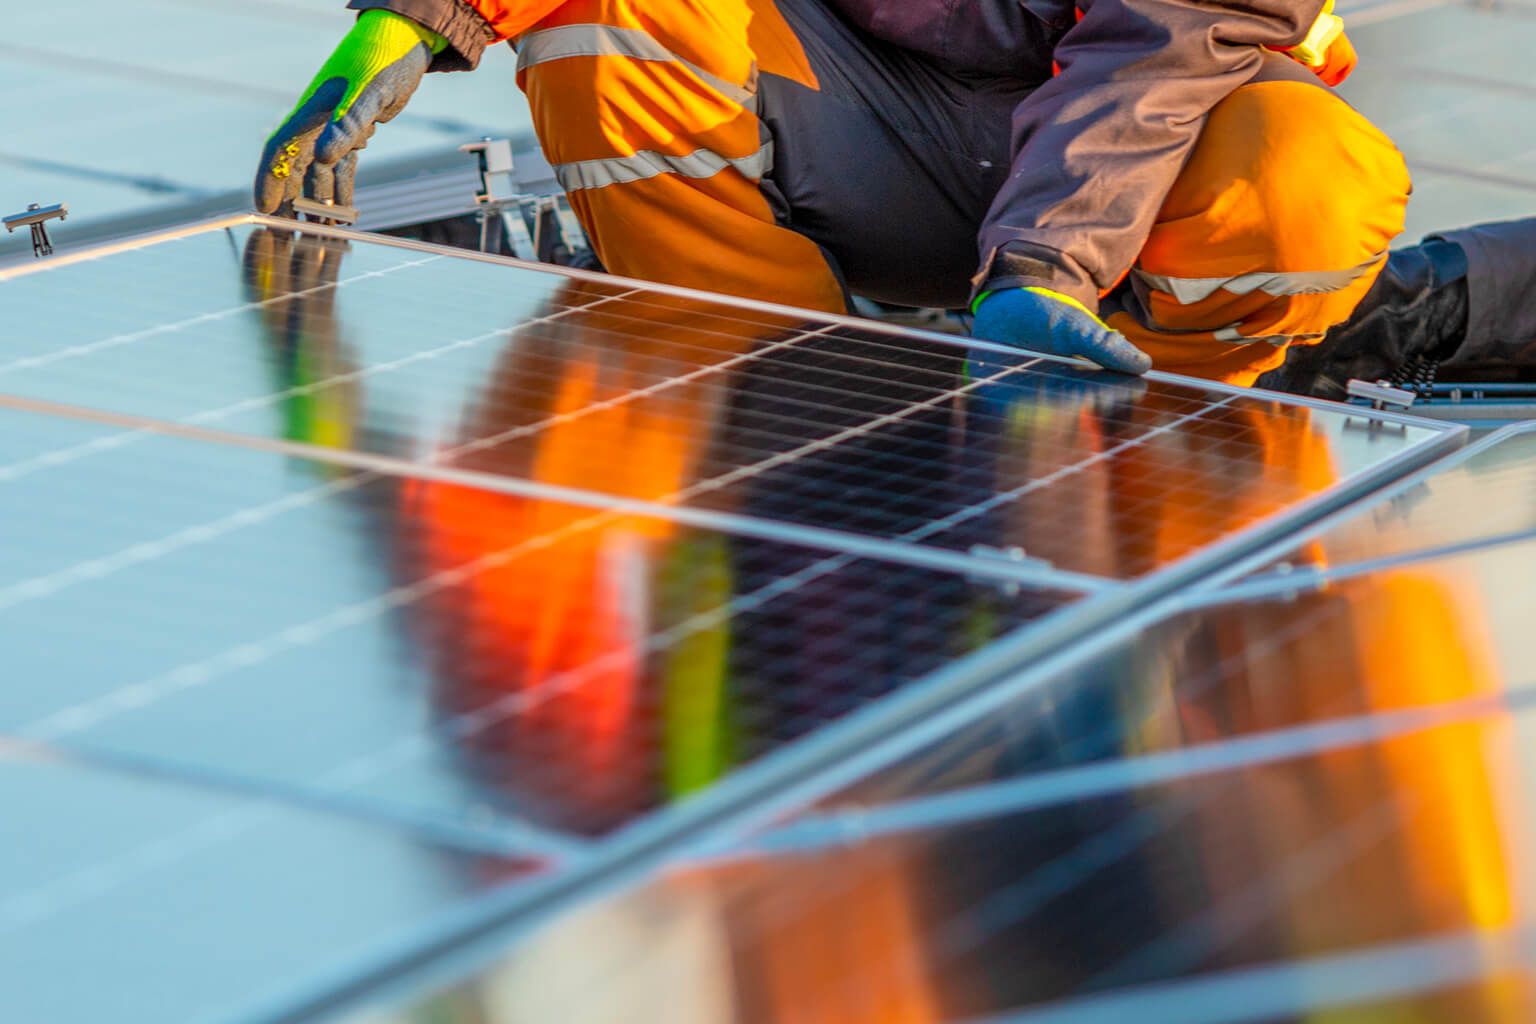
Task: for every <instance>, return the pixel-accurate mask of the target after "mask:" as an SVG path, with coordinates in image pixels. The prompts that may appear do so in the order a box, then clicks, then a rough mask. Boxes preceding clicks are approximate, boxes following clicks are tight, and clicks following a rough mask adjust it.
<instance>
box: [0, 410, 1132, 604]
mask: <svg viewBox="0 0 1536 1024" xmlns="http://www.w3.org/2000/svg"><path fill="white" fill-rule="evenodd" d="M0 410H12V411H16V412H26V413H35V414H39V415H45V416H54V417H59V418H63V419H70V420H78V421H81V422H89V423H96V424H105V425H111V426H114V427H119V428H122V430H121V432H120V433H114V434H109V435H106V436H105V437H103V438H100V439H97V440H94V441H86V442H80V443H77V444H75V445H72V446H71V447H69V448H67V449H61V450H59V452H56V453H49V454H47V455H44V456H39V457H35V458H32V459H29V460H26V461H25V462H21V463H13V464H12V465H11V466H10V467H5V466H0V483H6V482H14V481H16V480H20V479H22V478H24V477H25V476H27V475H28V474H30V473H33V472H37V471H39V470H42V469H46V468H51V467H55V466H58V465H61V464H65V463H67V462H70V461H73V460H75V459H78V458H83V457H86V456H88V455H91V454H97V453H100V452H103V451H109V450H114V449H117V448H120V447H122V446H123V445H125V444H127V443H130V442H131V441H145V440H149V439H151V438H154V437H159V436H169V437H182V438H186V439H191V440H199V441H206V442H210V443H215V444H222V445H226V446H229V447H233V448H241V449H250V450H255V451H267V452H275V453H282V454H287V455H291V456H293V457H296V458H299V459H304V460H308V461H312V462H315V463H318V464H330V465H334V466H342V467H346V468H347V469H349V470H353V471H355V472H356V473H357V474H358V475H357V476H355V477H347V478H344V479H342V480H339V481H332V482H330V483H327V484H325V485H323V486H320V487H316V488H314V489H312V490H311V491H310V492H308V494H307V495H304V496H296V497H294V498H292V499H284V500H283V501H282V502H279V503H276V504H274V505H273V506H272V508H271V509H270V511H272V512H280V511H281V510H282V509H283V508H285V507H290V506H292V505H294V504H296V503H303V502H305V501H308V500H311V499H312V498H314V497H320V496H325V495H329V494H338V493H342V492H344V491H347V490H352V489H355V488H356V487H359V486H363V485H366V484H368V483H372V482H375V481H376V480H378V479H381V478H385V477H399V478H413V479H431V480H436V481H440V482H443V483H449V484H459V485H463V486H469V487H476V488H481V489H484V490H487V491H490V492H493V493H502V494H506V495H509V496H517V497H526V498H532V499H537V500H546V501H555V502H561V503H567V504H571V505H580V506H585V507H590V508H594V509H597V510H599V511H602V512H607V513H612V514H615V515H645V516H655V517H658V518H664V519H668V520H671V521H675V522H677V523H679V524H682V525H688V526H695V527H701V528H706V529H709V528H719V529H725V530H728V531H731V532H734V533H737V534H740V535H742V536H751V537H758V538H760V539H765V540H784V541H789V542H792V543H796V544H802V545H805V546H806V547H810V548H820V549H825V550H831V551H836V552H839V553H844V554H850V555H853V556H856V557H861V558H877V559H882V560H886V561H889V562H892V563H894V564H899V565H911V566H915V567H920V568H931V569H937V570H943V571H950V572H959V573H962V574H964V575H966V576H968V577H974V578H978V579H986V578H995V579H997V580H998V581H1000V582H1007V583H1009V584H1013V585H1019V586H1033V587H1042V588H1057V589H1061V590H1064V591H1069V592H1078V593H1094V592H1097V591H1099V590H1103V589H1106V588H1110V587H1114V586H1117V585H1118V584H1117V583H1115V582H1114V581H1109V580H1104V579H1101V578H1099V577H1095V576H1093V575H1090V574H1083V573H1073V572H1071V571H1068V570H1061V569H1055V568H1052V567H1049V566H1038V565H1034V564H1031V563H1019V562H1014V561H1010V560H1007V559H991V558H988V559H979V558H975V557H972V556H969V555H963V554H960V553H954V552H948V551H943V550H930V549H923V548H917V547H913V546H911V545H907V544H903V543H902V542H901V541H900V539H897V540H895V541H891V540H885V539H881V538H874V537H865V536H861V535H859V534H853V533H847V532H844V531H841V530H837V529H826V528H820V527H815V526H807V525H803V524H799V523H784V522H777V521H771V520H763V519H755V518H752V517H749V516H742V515H738V514H731V513H726V512H718V511H712V510H706V509H689V508H680V507H677V506H675V505H673V504H670V503H669V502H667V501H665V500H662V501H651V500H640V499H626V498H619V497H615V496H612V495H607V494H602V493H598V492H593V491H585V490H581V489H576V488H569V487H561V486H557V485H551V484H542V483H537V482H532V481H526V480H520V479H517V478H513V477H505V476H499V475H496V474H487V473H480V472H476V471H473V470H462V469H458V468H455V467H453V466H451V465H445V464H442V465H422V464H418V463H414V462H408V461H403V460H398V459H391V458H387V457H384V456H377V455H370V454H367V453H362V452H348V451H338V450H336V449H330V448H325V447H323V446H320V445H311V444H304V443H300V442H292V441H271V440H266V439H262V438H256V437H252V436H249V435H244V434H230V433H225V432H220V431H214V430H209V429H206V428H198V427H194V426H191V425H188V424H178V423H171V422H166V421H159V420H149V419H145V418H142V417H135V416H124V415H118V414H114V413H108V412H103V411H101V410H97V409H85V408H78V407H73V406H67V405H62V404H59V403H56V402H42V401H34V400H30V399H23V398H16V397H13V396H8V395H5V394H0ZM61 453H62V454H61ZM267 511H268V510H266V509H263V510H261V511H260V512H259V514H261V515H265V514H266V513H267ZM252 518H253V512H252V511H251V510H245V511H243V512H242V513H241V514H239V515H237V516H234V517H232V518H231V522H232V523H235V524H245V523H249V522H250V521H252ZM207 534H208V528H206V527H205V528H201V529H196V530H192V531H189V533H188V536H189V537H194V538H202V537H205V536H207ZM144 553H145V552H143V551H137V550H136V551H135V552H134V553H133V555H134V557H135V558H137V557H142V556H143V555H144ZM101 569H102V566H101V565H99V564H96V563H92V564H91V565H90V566H89V568H88V569H83V570H81V572H82V574H86V575H89V574H94V573H96V572H99V571H101ZM70 575H73V574H69V573H66V574H64V576H63V577H62V578H64V579H67V578H69V576H70ZM53 585H54V580H53V578H51V577H50V578H48V579H45V580H39V581H27V583H25V584H22V585H21V586H23V587H24V588H25V589H26V591H27V592H28V593H36V592H39V591H46V590H47V589H49V588H51V587H52V586H53ZM0 593H4V592H3V591H0Z"/></svg>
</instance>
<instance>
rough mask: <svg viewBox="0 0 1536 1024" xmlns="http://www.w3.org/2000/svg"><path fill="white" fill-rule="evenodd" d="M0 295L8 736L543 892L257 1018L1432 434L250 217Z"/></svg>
mask: <svg viewBox="0 0 1536 1024" xmlns="http://www.w3.org/2000/svg"><path fill="white" fill-rule="evenodd" d="M0 302H3V303H5V314H6V316H5V320H4V322H5V323H7V324H10V325H17V324H24V325H26V327H25V329H24V330H16V329H15V328H13V329H12V333H13V334H15V336H16V344H15V345H14V346H11V345H9V344H8V345H7V347H6V350H5V355H4V357H0V521H4V522H5V523H6V524H7V533H6V537H5V540H4V542H3V543H4V545H5V550H6V557H5V558H3V559H0V650H4V652H5V654H4V656H3V657H4V664H5V666H6V668H7V672H8V675H11V676H13V677H15V678H19V679H23V680H28V681H36V682H28V683H27V684H25V685H21V686H13V687H7V688H0V737H4V736H9V737H12V738H14V739H16V740H19V741H21V742H23V743H24V744H26V745H27V749H29V750H40V751H45V752H52V753H55V754H58V755H60V756H67V757H71V758H78V759H84V760H86V761H87V762H88V763H89V764H90V765H91V766H92V768H93V770H96V771H102V772H110V773H113V774H118V773H121V774H125V775H132V776H135V777H148V778H153V779H160V780H165V782H166V784H168V785H169V784H171V783H175V784H178V785H181V784H189V783H190V784H196V785H198V786H202V787H209V788H213V789H216V790H219V791H225V792H231V793H239V794H249V795H254V796H256V797H259V798H261V799H264V800H268V801H272V802H275V803H277V804H279V805H281V806H288V805H290V804H298V805H302V806H303V807H304V808H305V810H306V813H312V814H320V815H325V816H329V817H333V818H335V819H337V820H338V821H342V822H347V823H351V824H356V825H359V826H363V825H366V826H367V827H369V828H381V829H392V830H396V831H397V832H398V833H399V834H402V835H408V836H412V837H415V841H419V842H423V843H431V844H440V845H445V846H447V847H450V848H453V849H457V850H460V851H462V852H463V854H464V855H465V856H466V857H473V856H491V857H496V858H500V859H501V860H503V861H506V860H510V861H511V862H513V863H516V864H519V865H527V864H531V863H536V864H538V865H540V866H542V867H543V870H539V871H535V872H532V873H530V874H526V875H520V876H519V877H518V880H517V883H516V884H509V885H498V886H496V887H495V888H494V889H492V890H489V891H487V892H486V893H485V894H484V895H483V896H481V897H480V898H478V899H475V900H474V901H473V902H472V903H471V904H470V905H469V906H468V907H467V908H461V907H459V906H458V905H457V904H456V903H454V901H453V900H450V899H448V898H446V897H445V898H444V900H443V906H442V912H441V914H438V915H434V916H432V918H431V920H430V921H425V922H423V923H422V924H421V926H420V927H419V928H416V929H413V930H412V931H411V933H410V935H409V936H407V937H404V938H401V939H400V940H399V941H397V942H387V943H381V944H379V945H369V946H366V947H364V946H363V945H360V944H354V943H353V942H352V940H350V939H345V940H344V941H342V942H341V943H340V944H339V946H338V950H337V956H338V958H340V957H341V956H342V954H343V953H345V954H346V956H347V959H346V962H345V966H338V967H336V968H335V969H334V970H333V971H331V972H330V973H327V974H326V975H325V977H324V979H323V980H315V976H314V975H310V974H304V975H302V976H301V975H298V974H294V975H292V976H287V975H284V974H283V973H282V972H280V971H279V972H273V973H271V974H270V975H269V976H267V977H265V978H264V979H263V982H264V983H263V984H262V985H261V986H260V987H259V988H258V987H257V986H255V985H254V984H253V985H250V986H247V987H246V988H245V991H246V995H247V996H248V998H249V1000H250V1002H249V1004H248V1007H247V1013H248V1014H251V1015H254V1016H257V1017H265V1016H283V1015H285V1014H299V1015H302V1014H304V1013H309V1012H313V1011H317V1010H318V1009H320V1008H322V1007H332V1006H334V1005H337V1004H338V1001H344V1000H345V999H346V998H351V997H352V996H353V995H356V994H358V993H362V992H367V991H372V989H371V986H373V985H374V984H376V983H377V982H379V981H380V980H381V979H384V978H391V977H401V978H410V977H414V975H411V974H410V973H409V972H402V970H401V968H402V966H404V965H405V964H407V963H409V964H416V963H423V964H424V963H427V962H435V959H436V958H437V957H438V956H439V955H440V954H446V953H448V952H450V951H452V950H456V949H458V948H460V947H461V946H462V944H463V943H464V941H465V940H466V939H467V938H468V937H470V936H472V935H482V934H485V933H486V932H487V930H494V929H496V928H499V927H501V926H503V925H506V926H509V927H515V928H522V927H524V926H525V925H526V924H527V923H528V922H531V921H533V920H535V919H537V918H538V917H539V916H540V915H542V914H544V913H547V912H549V911H551V910H554V909H558V908H560V907H568V906H569V905H570V901H572V900H574V899H577V898H578V897H580V896H582V895H583V894H587V893H590V892H592V891H594V889H595V888H596V887H598V886H601V885H610V884H613V883H614V882H615V881H616V880H617V879H619V878H620V877H629V878H635V877H638V876H639V874H640V873H642V872H644V871H647V870H652V869H655V868H656V867H658V866H660V865H665V864H668V863H676V858H677V856H678V855H679V853H680V852H683V851H686V850H689V849H698V848H700V846H699V844H701V843H704V842H705V841H706V840H707V841H708V843H709V844H710V848H712V849H715V850H725V849H729V848H730V847H731V844H732V843H733V842H734V841H735V839H736V837H740V836H742V835H744V834H745V832H744V830H745V829H747V828H748V826H752V825H759V826H760V825H762V824H764V823H765V822H767V821H769V820H771V819H773V818H774V817H775V816H776V815H779V814H782V813H787V812H800V813H802V814H803V809H804V808H805V807H806V806H808V805H810V804H814V803H815V802H816V801H818V800H823V799H824V798H827V797H828V795H829V794H835V793H836V792H838V791H839V789H840V788H843V789H846V787H847V785H849V784H854V783H856V782H857V780H858V779H860V778H865V777H873V776H877V775H879V774H880V773H879V771H877V769H886V768H888V767H889V766H890V765H891V764H892V763H895V762H896V761H899V760H900V759H899V758H896V757H895V752H896V751H901V750H904V751H906V752H907V753H908V754H913V755H916V754H918V753H919V752H920V751H921V750H922V749H924V746H923V745H924V743H925V742H930V743H931V742H933V741H936V740H939V739H940V738H942V737H943V736H944V735H947V734H948V733H949V732H950V731H952V730H953V729H955V728H960V727H962V726H964V725H965V723H966V722H967V721H970V720H974V718H975V717H976V714H977V712H978V708H979V707H980V705H981V704H984V703H986V702H988V701H992V702H994V703H996V702H1000V701H1002V700H1003V699H1004V698H1005V697H1006V696H1007V695H1008V694H1009V693H1010V692H1011V691H1009V690H1008V689H1007V688H1006V687H1004V688H997V687H998V684H999V683H1000V682H1003V681H1006V680H1007V679H1008V678H1009V677H1010V676H1011V675H1012V674H1014V673H1016V672H1018V671H1019V670H1020V669H1021V668H1024V667H1030V668H1031V670H1032V671H1033V670H1044V669H1046V668H1048V667H1050V666H1051V665H1052V664H1054V662H1053V661H1052V659H1056V658H1062V657H1066V656H1068V654H1069V653H1070V652H1071V651H1072V650H1073V648H1074V645H1076V644H1081V643H1084V642H1087V641H1090V640H1094V639H1095V638H1100V637H1105V636H1106V634H1105V630H1107V629H1110V628H1111V627H1116V624H1120V625H1119V626H1118V627H1116V628H1126V627H1125V624H1127V623H1131V624H1134V623H1135V622H1137V621H1140V620H1139V618H1138V617H1139V616H1144V615H1151V614H1153V610H1155V609H1157V608H1159V607H1161V605H1160V604H1159V602H1161V601H1164V600H1168V599H1172V597H1174V596H1176V595H1177V594H1178V593H1179V592H1180V591H1181V588H1184V587H1186V586H1188V585H1189V584H1191V583H1194V582H1197V581H1202V580H1212V579H1218V578H1224V575H1223V574H1225V575H1230V567H1232V566H1234V565H1236V564H1237V563H1238V561H1239V560H1241V559H1243V558H1256V557H1258V553H1259V552H1261V551H1263V550H1265V549H1266V545H1273V544H1274V543H1276V542H1278V541H1280V540H1281V539H1283V538H1285V537H1288V536H1292V535H1293V534H1294V533H1295V531H1296V530H1297V529H1299V528H1300V527H1301V526H1302V525H1304V524H1305V523H1308V522H1311V521H1313V520H1315V519H1317V518H1318V517H1321V516H1323V515H1325V514H1326V513H1327V512H1329V510H1331V509H1333V508H1336V507H1339V506H1342V505H1344V504H1346V503H1348V502H1349V501H1351V500H1353V499H1355V498H1356V497H1358V496H1360V495H1362V494H1364V493H1367V492H1369V491H1370V490H1372V489H1373V488H1376V487H1378V486H1381V485H1382V484H1385V483H1388V482H1390V481H1392V480H1394V479H1397V478H1399V477H1401V476H1402V475H1404V474H1406V473H1409V472H1412V471H1413V470H1414V469H1415V468H1416V467H1418V466H1419V465H1421V464H1423V463H1425V462H1427V461H1428V460H1431V459H1433V458H1435V457H1436V456H1438V455H1441V454H1444V453H1445V452H1447V451H1449V450H1451V449H1452V448H1454V447H1455V446H1456V445H1457V444H1459V442H1460V439H1461V433H1460V431H1459V428H1450V427H1445V426H1442V425H1437V424H1429V423H1421V422H1418V421H1414V420H1411V419H1409V418H1405V417H1397V416H1392V415H1386V414H1377V413H1372V412H1369V411H1360V410H1351V409H1345V408H1341V407H1337V406H1327V405H1322V404H1316V403H1304V402H1298V401H1291V400H1286V399H1282V398H1280V397H1278V396H1268V395H1264V394H1262V393H1245V392H1239V391H1236V390H1232V389H1224V388H1220V387H1215V386H1210V385H1205V384H1202V383H1199V382H1196V381H1190V380H1182V379H1176V378H1169V377H1164V376H1158V375H1154V376H1153V377H1151V378H1149V379H1147V380H1145V381H1130V380H1126V379H1124V378H1118V377H1112V376H1108V375H1102V374H1096V373H1092V372H1088V371H1084V370H1082V369H1080V368H1078V367H1075V366H1072V365H1069V364H1066V363H1062V362H1059V361H1052V360H1048V359H1044V358H1040V357H1036V356H1033V355H1029V354H1027V353H1020V352H1014V351H1012V350H1007V349H1003V348H1000V347H998V346H988V345H985V344H975V343H969V342H966V341H964V340H962V339H955V338H948V337H943V336H938V335H927V334H921V333H917V332H903V331H899V330H895V329H891V328H886V327H882V326H880V325H874V324H868V323H864V322H859V321H852V320H846V319H842V318H834V317H823V316H818V315H814V314H808V313H804V312H800V311H794V310H787V309H782V308H778V307H770V306H765V305H762V304H753V303H741V302H732V301H730V300H725V299H722V298H719V297H710V296H705V295H700V294H695V293H688V292H683V291H680V290H675V289H665V288H654V287H649V286H645V285H640V284H636V283H634V282H626V281H623V280H620V279H615V278H605V277H597V276H591V275H581V274H572V273H564V272H557V271H553V270H547V269H539V268H535V267H530V266H526V265H519V264H513V263H510V262H509V261H504V260H499V259H486V258H473V257H470V256H465V255H458V254H454V253H452V252H451V251H448V250H438V249H433V248H431V247H423V246H417V245H412V244H407V243H398V242H395V243H391V242H388V241H386V240H382V239H378V238H376V237H371V236H366V235H360V234H356V233H353V232H347V231H342V230H337V229H325V228H317V227H307V228H305V229H303V230H298V231H296V230H295V228H294V225H291V224H283V223H282V222H275V221H269V220H264V219H261V218H248V217H242V218H233V219H230V220H227V221H222V222H217V223H214V224H211V225H205V226H202V227H198V228H189V229H187V230H185V231H179V232H174V233H172V234H170V235H168V236H158V237H154V238H149V239H145V240H141V241H138V242H130V243H124V244H121V245H116V246H112V247H108V248H105V249H103V250H100V251H94V252H91V253H86V254H82V255H81V256H80V257H76V258H71V257H65V258H61V259H56V260H54V261H51V262H49V263H47V264H40V265H38V267H37V268H36V269H35V270H34V269H31V268H27V269H23V270H11V271H0ZM1149 624H1150V622H1149ZM87 640H88V642H86V641H87ZM45 681H46V682H45ZM1000 721H1006V719H1000ZM921 763H922V759H921V758H920V757H916V756H914V757H913V758H912V760H911V761H910V766H916V765H919V764H921ZM915 792H916V790H912V791H909V792H907V793H904V794H900V795H899V796H900V799H906V798H907V797H910V796H913V795H914V793H915ZM897 802H899V801H897ZM823 806H824V809H826V810H828V811H831V810H834V809H835V808H836V806H837V805H836V797H835V796H833V797H832V802H830V803H826V804H824V805H823ZM797 820H799V819H797ZM805 820H810V819H805ZM790 827H794V826H786V828H790ZM24 856H28V857H33V858H36V857H40V856H44V854H43V853H41V852H40V848H32V847H29V848H28V852H27V853H26V854H24ZM6 884H7V883H6V881H5V877H4V876H3V875H0V890H3V888H4V886H5V885H6ZM210 898H211V899H224V900H233V901H239V900H244V899H247V898H248V894H244V893H241V892H239V891H237V890H235V889H233V888H228V889H225V890H223V891H222V893H219V892H215V893H212V894H211V895H210ZM100 908H101V909H100V912H101V913H102V914H105V915H108V919H109V920H110V914H111V913H112V911H111V906H110V903H103V904H100ZM684 916H687V915H684ZM82 920H83V918H82ZM60 927H65V926H64V925H61V926H60ZM188 969H192V967H191V966H190V962H189V968H188ZM231 984H237V985H238V983H235V982H232V983H231Z"/></svg>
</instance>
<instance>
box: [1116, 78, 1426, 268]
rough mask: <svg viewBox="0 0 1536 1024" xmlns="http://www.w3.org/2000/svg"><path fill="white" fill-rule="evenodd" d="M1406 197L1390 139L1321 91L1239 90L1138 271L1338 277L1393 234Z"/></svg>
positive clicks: (1286, 86)
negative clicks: (1204, 268)
mask: <svg viewBox="0 0 1536 1024" xmlns="http://www.w3.org/2000/svg"><path fill="white" fill-rule="evenodd" d="M1408 192H1409V181H1408V171H1407V168H1406V167H1405V166H1404V164H1403V159H1402V155H1401V154H1400V153H1398V151H1397V148H1396V147H1395V146H1393V144H1392V142H1391V140H1390V139H1388V138H1387V137H1386V136H1385V135H1384V134H1382V133H1381V131H1379V130H1378V129H1377V128H1376V127H1375V126H1374V125H1372V124H1371V123H1370V122H1369V121H1367V120H1366V119H1365V118H1364V117H1362V116H1361V115H1360V114H1359V113H1358V112H1356V111H1355V110H1354V109H1353V108H1351V107H1350V106H1349V105H1348V104H1346V103H1345V102H1344V101H1343V100H1341V99H1339V98H1338V97H1337V96H1335V95H1334V94H1333V93H1331V92H1329V91H1328V90H1326V89H1324V88H1322V87H1320V86H1314V85H1309V84H1303V83H1299V82H1289V81H1280V82H1263V83H1258V84H1254V85H1249V86H1244V87H1243V88H1241V89H1238V90H1237V91H1236V92H1234V93H1233V94H1232V95H1231V96H1229V97H1228V98H1227V99H1226V100H1224V101H1223V102H1222V103H1220V104H1218V105H1217V106H1216V108H1215V109H1214V110H1212V112H1211V114H1210V117H1209V118H1208V120H1207V123H1206V127H1205V130H1204V131H1203V133H1202V134H1201V137H1200V140H1199V141H1198V143H1197V144H1196V147H1195V151H1194V153H1193V155H1192V156H1191V159H1190V161H1189V163H1188V164H1187V165H1186V166H1185V169H1184V171H1183V172H1182V173H1181V174H1180V176H1179V178H1178V180H1177V182H1176V183H1175V184H1174V187H1173V189H1172V190H1171V192H1170V193H1169V195H1168V198H1167V200H1166V201H1165V203H1164V206H1163V209H1162V211H1161V213H1160V214H1159V217H1158V224H1157V227H1156V229H1155V230H1154V232H1153V235H1154V237H1153V238H1152V239H1151V242H1150V244H1149V245H1148V247H1147V250H1146V252H1145V253H1144V256H1143V261H1144V262H1147V261H1150V262H1153V263H1159V264H1170V263H1178V264H1183V265H1184V266H1185V268H1186V272H1187V271H1188V268H1189V267H1190V266H1191V265H1192V264H1193V263H1203V262H1206V261H1216V262H1217V263H1219V264H1221V266H1220V267H1219V268H1218V269H1220V270H1223V271H1225V272H1226V273H1228V274H1231V273H1250V272H1259V271H1296V270H1343V269H1346V268H1349V267H1353V266H1357V265H1360V264H1362V263H1364V262H1367V261H1368V260H1370V259H1372V258H1374V257H1376V256H1379V255H1380V254H1381V253H1382V252H1383V251H1384V250H1385V249H1386V247H1387V244H1388V243H1389V242H1390V241H1391V239H1392V238H1394V237H1395V236H1396V235H1397V234H1398V233H1399V232H1401V231H1402V227H1403V214H1404V210H1405V208H1406V206H1407V201H1408ZM1227 268H1233V269H1227ZM1201 276H1204V275H1201Z"/></svg>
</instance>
